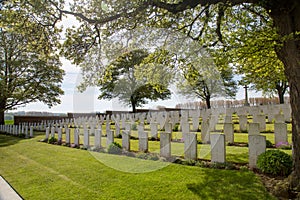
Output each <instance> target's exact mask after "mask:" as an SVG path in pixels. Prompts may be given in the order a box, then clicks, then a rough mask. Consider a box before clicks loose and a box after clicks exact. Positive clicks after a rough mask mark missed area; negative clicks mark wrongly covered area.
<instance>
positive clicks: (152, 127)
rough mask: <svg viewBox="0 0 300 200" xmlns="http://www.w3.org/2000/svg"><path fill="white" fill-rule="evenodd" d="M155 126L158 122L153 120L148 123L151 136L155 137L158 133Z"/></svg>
mask: <svg viewBox="0 0 300 200" xmlns="http://www.w3.org/2000/svg"><path fill="white" fill-rule="evenodd" d="M157 126H158V124H157V123H155V122H153V123H150V129H151V137H153V138H157V134H158V130H157V129H158V128H157Z"/></svg>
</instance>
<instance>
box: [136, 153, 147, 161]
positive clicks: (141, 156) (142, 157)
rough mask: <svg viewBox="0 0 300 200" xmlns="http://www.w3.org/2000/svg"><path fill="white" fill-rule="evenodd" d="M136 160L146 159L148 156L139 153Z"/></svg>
mask: <svg viewBox="0 0 300 200" xmlns="http://www.w3.org/2000/svg"><path fill="white" fill-rule="evenodd" d="M136 157H137V158H140V159H145V160H146V159H147V158H148V155H147V154H146V153H139V154H138V155H137V156H136Z"/></svg>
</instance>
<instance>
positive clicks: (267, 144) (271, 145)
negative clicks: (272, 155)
mask: <svg viewBox="0 0 300 200" xmlns="http://www.w3.org/2000/svg"><path fill="white" fill-rule="evenodd" d="M266 147H267V148H273V144H272V142H271V141H270V140H266Z"/></svg>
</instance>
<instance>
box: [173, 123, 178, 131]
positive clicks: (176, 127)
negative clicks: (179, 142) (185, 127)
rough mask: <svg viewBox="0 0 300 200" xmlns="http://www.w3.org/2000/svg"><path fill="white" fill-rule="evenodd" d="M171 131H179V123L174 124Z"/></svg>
mask: <svg viewBox="0 0 300 200" xmlns="http://www.w3.org/2000/svg"><path fill="white" fill-rule="evenodd" d="M173 131H175V132H178V131H179V124H175V126H174V127H173Z"/></svg>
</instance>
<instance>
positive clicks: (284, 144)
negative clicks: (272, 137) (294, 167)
mask: <svg viewBox="0 0 300 200" xmlns="http://www.w3.org/2000/svg"><path fill="white" fill-rule="evenodd" d="M275 147H276V148H280V149H290V148H291V145H290V144H289V143H288V142H278V143H277V144H276V145H275Z"/></svg>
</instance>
